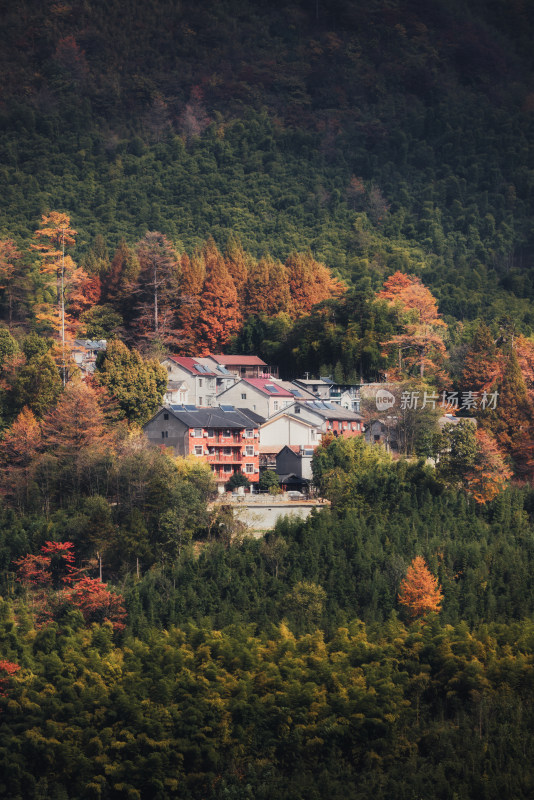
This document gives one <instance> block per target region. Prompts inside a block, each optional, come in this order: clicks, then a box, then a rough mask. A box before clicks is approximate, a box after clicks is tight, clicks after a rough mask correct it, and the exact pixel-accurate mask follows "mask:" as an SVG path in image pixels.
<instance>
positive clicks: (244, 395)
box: [241, 392, 247, 400]
mask: <svg viewBox="0 0 534 800" xmlns="http://www.w3.org/2000/svg"><path fill="white" fill-rule="evenodd" d="M246 399H247V393H246V392H241V400H246Z"/></svg>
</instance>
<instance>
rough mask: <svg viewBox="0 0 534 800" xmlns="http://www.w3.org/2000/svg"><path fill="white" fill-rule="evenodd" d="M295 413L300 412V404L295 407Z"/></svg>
mask: <svg viewBox="0 0 534 800" xmlns="http://www.w3.org/2000/svg"><path fill="white" fill-rule="evenodd" d="M295 414H300V406H297V407H296V409H295Z"/></svg>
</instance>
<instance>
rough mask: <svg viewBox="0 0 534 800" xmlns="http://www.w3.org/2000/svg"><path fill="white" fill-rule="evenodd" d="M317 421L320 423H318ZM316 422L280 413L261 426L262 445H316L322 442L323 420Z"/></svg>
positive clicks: (280, 446)
mask: <svg viewBox="0 0 534 800" xmlns="http://www.w3.org/2000/svg"><path fill="white" fill-rule="evenodd" d="M317 422H318V423H319V424H317ZM317 422H316V423H313V422H309V421H307V420H305V419H298V417H296V416H295V415H293V414H284V413H282V414H280V415H279V416H277V417H273V418H272V419H268V420H266V421H265V422H264V423H263V425H261V426H260V445H262V446H264V447H267V446H269V445H272V446H275V445H278V446H279V448H280V449H281V448H282V447H284V445H286V444H287V445H299V446H302V447H316V446H317V445H318V444H320V442H321V435H322V432H321V421H320V420H318V421H317Z"/></svg>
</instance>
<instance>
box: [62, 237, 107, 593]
mask: <svg viewBox="0 0 534 800" xmlns="http://www.w3.org/2000/svg"><path fill="white" fill-rule="evenodd" d="M61 360H62V363H63V386H65V384H66V383H67V374H66V372H67V370H66V367H65V228H62V229H61ZM100 580H102V577H101V578H100Z"/></svg>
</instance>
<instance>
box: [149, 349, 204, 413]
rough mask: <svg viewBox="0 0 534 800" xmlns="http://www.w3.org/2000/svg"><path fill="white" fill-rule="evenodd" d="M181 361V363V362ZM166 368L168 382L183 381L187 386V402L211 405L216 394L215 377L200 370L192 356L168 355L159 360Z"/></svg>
mask: <svg viewBox="0 0 534 800" xmlns="http://www.w3.org/2000/svg"><path fill="white" fill-rule="evenodd" d="M182 362H183V363H182ZM161 364H162V366H163V367H165V369H166V370H167V380H168V381H169V382H170V383H175V382H178V381H180V382H183V383H185V384H186V386H187V390H188V400H187V402H189V403H191V404H192V405H196V406H213V405H215V402H216V401H215V398H216V395H217V378H216V376H215V375H214V374H212V373H210V372H204V373H202V372H201V369H202V368H200V370H199V369H198V367H197V366H196V365H195V361H194V359H192V358H181V357H176V358H175V357H170V358H166V359H164V360H163V361H162V362H161Z"/></svg>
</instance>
